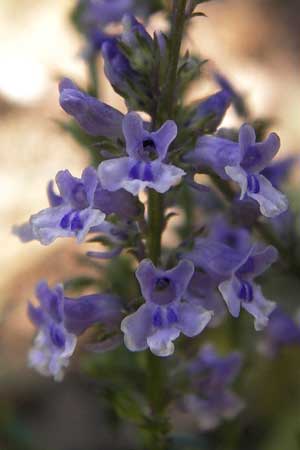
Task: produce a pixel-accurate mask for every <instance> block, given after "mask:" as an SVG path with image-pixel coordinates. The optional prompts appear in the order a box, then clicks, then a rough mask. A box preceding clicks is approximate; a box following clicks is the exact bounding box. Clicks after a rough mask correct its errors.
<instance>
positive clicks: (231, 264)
mask: <svg viewBox="0 0 300 450" xmlns="http://www.w3.org/2000/svg"><path fill="white" fill-rule="evenodd" d="M241 231H242V232H241ZM246 233H247V232H246V230H240V229H237V234H236V237H235V238H234V239H233V237H231V238H230V240H229V241H228V240H226V239H224V238H223V241H222V240H217V239H216V238H217V236H216V235H215V237H214V236H213V235H212V236H208V237H207V238H198V239H197V240H196V242H195V245H194V249H193V250H192V251H191V252H189V253H187V254H185V255H184V257H185V258H188V259H190V260H191V261H192V262H193V263H194V264H195V266H196V267H199V268H201V269H202V270H204V271H205V272H206V273H208V274H209V275H210V276H211V277H213V278H214V279H215V280H216V281H217V283H218V289H219V291H220V292H221V294H222V297H223V299H224V301H225V303H226V305H227V307H228V310H229V312H230V314H231V315H232V316H233V317H238V316H239V314H240V309H241V308H243V309H245V310H246V311H247V312H248V313H249V314H251V315H252V316H253V317H254V319H255V320H254V327H255V329H256V330H261V329H263V328H264V327H265V326H266V325H267V324H268V320H269V316H270V314H271V312H272V311H273V309H274V308H275V303H274V302H271V301H269V300H267V299H266V298H265V297H264V296H263V293H262V290H261V288H260V287H259V286H258V285H257V284H256V283H255V282H254V279H255V278H256V277H257V276H259V275H261V274H262V273H263V272H265V270H266V269H267V268H268V267H269V266H270V265H271V264H273V263H274V262H275V261H276V259H277V256H278V252H277V250H276V249H275V247H272V246H267V247H266V246H263V245H260V244H252V242H251V241H250V239H249V236H248V238H247V234H246ZM242 235H244V238H245V242H244V243H243V242H242V240H240V241H239V239H240V238H241V237H242Z"/></svg>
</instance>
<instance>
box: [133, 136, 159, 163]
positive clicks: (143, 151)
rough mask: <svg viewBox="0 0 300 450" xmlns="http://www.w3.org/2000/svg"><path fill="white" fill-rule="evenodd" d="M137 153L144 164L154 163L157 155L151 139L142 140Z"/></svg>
mask: <svg viewBox="0 0 300 450" xmlns="http://www.w3.org/2000/svg"><path fill="white" fill-rule="evenodd" d="M138 153H139V156H140V157H141V159H142V160H143V161H145V162H149V161H154V160H155V159H157V157H158V154H157V150H156V145H155V142H154V141H153V139H151V138H146V139H144V140H143V142H142V147H141V148H140V150H139V151H138Z"/></svg>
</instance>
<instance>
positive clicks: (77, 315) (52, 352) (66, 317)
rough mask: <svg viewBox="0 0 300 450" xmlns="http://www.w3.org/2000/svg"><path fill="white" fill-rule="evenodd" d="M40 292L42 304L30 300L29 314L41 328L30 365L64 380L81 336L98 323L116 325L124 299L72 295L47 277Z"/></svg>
mask: <svg viewBox="0 0 300 450" xmlns="http://www.w3.org/2000/svg"><path fill="white" fill-rule="evenodd" d="M36 296H37V298H38V301H39V306H33V305H32V303H29V304H28V314H29V317H30V319H31V321H32V323H33V324H34V325H35V326H36V327H37V329H38V333H37V336H36V337H35V340H34V343H33V347H32V349H31V350H30V352H29V358H28V361H29V366H30V367H33V368H34V369H36V370H37V371H38V372H39V373H41V374H42V375H45V376H53V377H54V379H55V380H56V381H61V380H62V378H63V375H64V370H65V368H66V367H67V366H68V365H69V360H70V358H71V356H72V355H73V353H74V350H75V347H76V343H77V336H79V335H80V334H82V333H83V332H84V331H85V330H86V329H87V328H88V327H90V326H92V325H94V324H95V323H100V324H101V325H103V326H110V327H113V326H114V327H116V326H117V324H118V323H119V322H120V317H121V306H120V302H119V300H118V299H117V298H116V297H114V296H112V295H98V294H92V295H86V296H82V297H79V298H76V299H72V298H68V297H65V296H64V291H63V287H62V286H61V285H57V286H55V287H54V288H53V289H50V288H49V286H48V285H47V283H46V282H44V281H41V282H40V283H39V284H38V285H37V287H36Z"/></svg>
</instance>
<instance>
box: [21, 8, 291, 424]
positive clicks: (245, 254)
mask: <svg viewBox="0 0 300 450" xmlns="http://www.w3.org/2000/svg"><path fill="white" fill-rule="evenodd" d="M138 3H139V6H141V9H140V12H141V10H144V13H145V14H144V16H147V12H145V11H146V9H144V7H146V3H147V2H134V1H133V0H115V1H108V0H98V1H83V2H80V8H81V16H80V23H81V26H82V27H83V28H84V30H85V33H86V34H87V35H88V37H89V40H90V43H91V45H92V47H93V57H95V52H96V51H97V52H96V53H97V54H98V51H99V50H101V55H102V56H101V57H102V58H103V61H104V72H105V75H106V77H107V78H108V80H109V82H110V83H111V85H112V87H113V89H114V90H115V91H116V92H117V93H119V94H120V95H121V96H122V97H123V99H124V101H125V103H124V105H126V107H127V111H125V112H124V113H122V112H121V111H119V110H117V109H115V108H114V107H112V106H110V105H108V104H106V103H103V102H102V101H101V100H100V99H98V98H96V96H93V95H90V94H91V92H92V90H88V91H87V92H85V91H84V90H83V89H81V88H79V87H78V86H77V85H76V84H75V83H74V82H73V81H71V80H70V79H68V78H64V79H63V80H62V81H61V82H60V83H59V103H60V106H61V108H62V109H63V110H64V111H65V112H66V113H67V114H68V115H69V116H70V119H71V122H70V124H68V126H65V129H68V130H69V131H70V130H71V132H72V134H73V136H75V137H77V139H78V141H79V142H80V143H81V144H83V145H84V146H85V148H87V149H88V151H89V152H90V153H91V152H93V158H92V162H91V165H90V166H89V167H87V168H85V169H84V170H83V172H82V174H81V176H80V177H77V176H73V175H72V174H71V173H70V172H69V171H68V170H67V169H64V170H61V171H59V172H58V173H57V175H56V177H55V183H56V186H57V187H56V186H54V183H53V181H50V182H49V184H48V187H47V195H48V201H49V206H48V207H46V208H45V209H43V210H42V211H40V212H37V213H35V214H33V215H32V216H31V217H30V218H29V220H28V221H27V222H26V223H24V224H22V225H19V226H15V227H14V229H13V232H14V233H15V234H16V235H17V236H19V238H20V239H21V240H22V241H23V242H30V241H32V240H36V241H39V242H40V243H41V244H43V245H50V244H52V243H53V242H54V241H55V240H56V239H57V238H65V237H71V238H75V239H76V241H77V243H78V244H84V243H85V242H89V245H92V246H93V248H92V250H89V251H88V252H87V254H86V259H87V261H89V260H88V258H97V259H98V260H99V259H105V260H107V261H106V262H107V264H103V266H101V270H102V271H103V272H102V275H101V277H100V281H99V280H97V279H96V278H95V279H92V282H91V286H93V288H94V287H95V290H96V293H93V294H89V295H83V296H80V297H76V298H70V297H68V296H67V295H66V294H65V293H64V289H63V285H60V284H59V285H57V286H56V287H54V288H53V289H51V288H49V287H48V285H47V284H46V283H45V282H40V283H39V284H38V285H37V289H36V296H37V298H38V300H39V306H37V307H35V306H33V305H32V304H31V303H30V304H29V307H28V314H29V317H30V319H31V321H32V323H33V324H34V325H35V327H36V328H37V336H36V338H35V340H34V344H33V347H32V349H31V350H30V353H29V364H30V366H31V367H34V368H35V369H37V370H38V371H39V372H40V373H42V374H44V375H51V376H53V377H54V379H55V380H61V379H62V378H63V375H64V370H65V368H66V367H67V366H68V364H69V360H70V358H71V356H72V355H73V353H74V350H75V347H76V343H77V338H78V336H79V335H81V334H82V333H83V332H84V331H85V330H86V329H88V328H90V327H93V328H94V329H95V330H96V331H97V333H94V334H93V333H91V334H90V336H92V337H91V339H92V341H93V339H94V341H93V342H92V345H93V344H94V346H95V347H94V348H98V349H100V347H101V346H102V348H106V349H110V348H111V344H110V342H114V343H116V344H117V345H118V344H119V343H120V342H121V341H122V340H123V339H124V344H125V347H126V349H127V350H129V351H130V352H141V351H148V352H149V351H150V352H151V353H152V354H153V355H154V356H153V355H150V357H151V358H156V357H165V360H164V361H165V362H166V363H167V364H168V363H169V362H170V361H171V360H173V359H174V358H167V357H170V356H171V355H172V354H173V353H174V352H175V345H174V341H175V340H177V342H176V352H175V353H176V358H180V357H182V356H183V359H185V362H186V360H187V359H190V357H191V355H193V354H194V355H195V354H196V353H197V354H198V356H197V358H196V360H195V361H194V362H193V363H191V364H190V366H189V369H188V374H189V378H190V386H191V388H192V392H188V393H184V396H183V398H184V405H185V408H186V410H188V411H190V412H191V413H192V414H193V415H194V416H195V418H196V419H197V421H198V423H199V425H200V427H201V429H205V430H209V429H213V428H214V427H216V426H217V425H219V424H220V423H221V422H222V421H223V419H227V418H232V417H234V416H236V415H237V413H238V412H240V410H241V409H242V408H243V402H242V401H241V400H240V398H239V397H238V396H237V395H236V394H234V393H233V392H232V391H231V389H230V385H231V384H232V382H233V380H234V379H235V377H236V376H237V374H238V372H239V370H240V368H241V355H240V353H237V352H234V353H230V354H228V356H226V357H220V356H219V355H218V354H217V353H216V351H215V350H214V347H213V346H204V347H202V349H200V350H199V346H200V343H201V337H199V335H201V334H202V333H203V334H205V333H206V332H207V329H208V328H209V329H210V330H209V334H210V335H211V336H214V332H215V330H216V329H226V330H227V329H228V328H230V327H234V326H235V324H236V323H237V322H236V321H234V320H232V319H231V317H230V316H233V317H234V318H235V319H237V318H238V317H239V316H240V313H241V310H244V311H246V313H248V314H249V315H250V316H252V318H253V319H254V329H255V330H256V331H261V330H263V329H265V334H264V337H263V339H262V340H261V342H262V344H261V348H263V349H264V351H265V352H267V353H268V354H269V355H272V356H273V355H275V354H277V351H278V350H279V348H281V347H282V346H283V345H289V344H295V343H297V344H298V343H299V341H300V337H299V336H300V331H299V327H298V325H297V324H296V323H294V322H293V320H292V318H289V317H288V316H286V315H285V313H283V312H282V311H281V309H280V308H279V307H276V303H275V302H273V301H271V300H269V299H267V298H266V297H265V296H264V293H267V294H266V295H269V294H268V286H267V284H266V283H265V281H264V280H265V279H266V277H265V275H264V274H265V272H266V271H267V269H269V268H270V266H271V265H273V263H275V262H276V261H278V260H279V262H280V264H278V265H274V266H275V269H273V268H272V270H282V269H284V270H286V269H288V268H289V267H290V266H289V264H290V263H291V262H290V260H289V250H290V247H288V245H289V244H288V243H289V242H291V243H292V241H289V240H288V239H290V238H291V236H290V235H292V234H291V233H287V234H288V235H289V236H290V238H286V245H285V243H282V242H281V240H280V238H281V237H282V236H286V234H285V235H284V232H286V230H287V226H286V223H287V222H289V223H290V224H291V225H290V226H291V227H292V226H293V224H294V221H293V215H292V213H291V211H290V210H288V200H287V197H286V196H285V195H284V194H283V193H282V192H281V190H282V188H283V182H284V180H285V179H286V178H287V175H288V173H289V171H290V169H291V167H292V165H293V164H294V162H295V160H294V159H286V160H282V161H281V162H277V161H275V162H274V161H273V159H274V157H275V156H276V155H277V153H278V151H279V147H280V139H279V137H278V135H277V134H276V133H273V132H272V133H270V134H267V130H266V129H263V130H262V129H260V128H259V127H258V126H257V124H256V123H255V122H251V121H250V119H249V117H250V116H249V115H248V113H247V108H246V106H245V105H244V102H243V99H242V98H241V96H240V94H239V93H238V91H237V90H236V89H235V88H234V87H233V86H232V85H231V83H230V82H229V81H228V80H227V79H226V78H225V77H224V76H223V75H221V74H220V73H219V72H214V74H213V76H214V80H215V82H216V84H217V85H218V91H217V92H215V93H212V95H210V96H208V97H206V98H204V99H199V101H197V102H195V103H193V104H192V105H185V103H184V101H183V98H184V93H185V90H186V89H187V87H188V86H189V83H190V81H191V80H194V79H195V78H197V77H198V75H199V68H200V66H201V64H202V63H203V62H202V61H200V60H199V58H196V57H193V56H191V55H190V54H189V53H187V54H186V55H184V56H182V57H181V56H180V54H179V50H178V54H177V56H176V58H175V59H174V54H173V53H172V52H175V50H176V48H177V47H178V45H177V44H176V42H175V44H174V42H173V41H172V36H171V35H164V34H163V33H161V32H156V33H154V35H153V36H151V35H150V34H149V33H148V31H147V30H146V28H145V26H144V25H143V24H142V23H141V22H139V21H138V20H137V19H136V18H135V17H134V16H133V15H132V13H133V12H136V11H137V9H136V8H137V4H138ZM199 3H202V2H200V1H197V2H193V1H191V2H188V5H187V8H186V9H185V10H184V12H183V20H184V21H188V20H189V18H190V17H191V16H193V11H194V9H195V8H196V6H197V4H199ZM142 4H143V5H142ZM148 11H149V10H148ZM176 11H177V10H176V8H175V13H176ZM195 14H196V15H197V13H195ZM178 20H179V19H178ZM120 21H122V24H123V28H124V29H123V32H122V33H121V34H120V35H111V34H108V31H107V25H109V24H111V23H115V22H120ZM182 28H183V27H182ZM174 61H175V62H176V64H175V68H174V67H173V65H174ZM172 70H173V72H172ZM169 73H171V75H169ZM170 86H171V88H170ZM231 106H233V107H234V108H235V109H236V111H237V113H238V115H239V118H240V119H241V118H242V119H243V121H244V122H245V123H243V124H242V125H241V126H240V127H239V129H238V128H237V129H224V128H220V126H221V124H222V121H223V118H224V116H225V114H226V111H227V110H228V109H229V108H230V107H231ZM248 122H249V123H248ZM91 148H92V149H91ZM198 175H205V176H206V178H205V179H206V180H207V179H209V180H210V181H209V182H208V183H207V185H205V186H204V185H200V184H199V183H198V178H197V176H198ZM216 192H218V193H219V194H221V195H219V194H217V193H216ZM224 196H225V200H226V201H225V202H224V201H223V200H224ZM176 215H177V216H179V217H180V219H181V222H180V224H179V225H177V227H176V228H175V227H174V228H173V230H172V231H174V232H175V233H176V243H175V241H174V243H173V242H172V241H171V240H169V244H168V245H166V242H167V240H166V242H165V239H164V238H165V236H166V235H167V233H168V231H169V230H170V228H171V227H169V223H170V221H172V218H173V217H174V216H176ZM289 229H290V228H289ZM165 232H166V233H165ZM262 238H263V239H262ZM170 242H171V244H170ZM99 244H101V245H104V246H105V247H107V248H105V249H103V248H102V249H100V251H99V249H98V247H97V248H96V246H98V245H99ZM94 247H95V248H94ZM276 247H278V249H277V248H276ZM278 250H280V251H281V250H282V251H283V255H284V256H285V259H283V258H282V259H280V257H279V251H278ZM291 254H292V252H291ZM287 255H288V256H287ZM89 262H90V261H89ZM94 262H95V266H96V267H97V268H98V267H100V264H99V265H98V263H99V261H94ZM77 281H78V280H77ZM79 281H80V280H79ZM78 284H80V283H79V282H78ZM100 286H101V289H102V291H101V292H98V290H100V289H99V287H100ZM83 287H84V286H83ZM81 288H82V286H81ZM66 289H67V287H66ZM263 292H264V293H263ZM276 300H277V298H276ZM239 320H242V319H239ZM245 320H249V316H247V314H245ZM243 323H244V322H243ZM222 327H223V328H222ZM251 330H252V333H253V335H251V340H253V341H254V337H253V336H254V334H255V331H254V330H253V327H252V326H251ZM95 336H96V337H95ZM120 338H121V339H120ZM186 338H193V340H191V339H190V340H188V339H186ZM237 345H238V344H237ZM97 346H98V347H97ZM113 346H114V345H113ZM127 350H126V351H127ZM128 355H129V352H128ZM128 355H127V356H128ZM128 357H129V356H128ZM163 364H164V362H163ZM152 375H153V373H152ZM151 420H152V419H151ZM153 423H154V421H153Z"/></svg>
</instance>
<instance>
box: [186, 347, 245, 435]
mask: <svg viewBox="0 0 300 450" xmlns="http://www.w3.org/2000/svg"><path fill="white" fill-rule="evenodd" d="M241 361H242V358H241V355H240V353H238V352H232V353H229V354H228V355H226V356H223V357H222V356H219V355H218V354H217V352H216V351H215V349H214V347H213V346H212V345H206V346H204V347H203V349H202V350H201V351H200V352H199V354H198V356H197V358H196V359H195V360H194V361H193V362H192V363H191V364H190V365H189V368H188V373H189V381H190V383H191V386H192V388H193V394H188V395H186V396H185V397H184V405H185V408H186V410H187V411H188V412H190V413H192V414H193V417H194V418H195V419H196V421H197V423H198V425H199V428H200V429H201V430H203V431H208V430H212V429H214V428H216V427H217V426H218V425H220V424H221V422H222V421H223V420H228V419H232V418H234V417H235V416H236V415H237V414H239V413H240V412H241V410H242V409H243V407H244V403H243V401H242V400H241V399H240V398H239V397H238V396H237V395H236V394H235V393H234V392H233V391H232V390H231V388H230V386H231V384H232V383H233V381H234V380H235V378H236V376H237V375H238V373H239V371H240V368H241ZM194 392H195V393H194Z"/></svg>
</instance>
